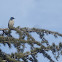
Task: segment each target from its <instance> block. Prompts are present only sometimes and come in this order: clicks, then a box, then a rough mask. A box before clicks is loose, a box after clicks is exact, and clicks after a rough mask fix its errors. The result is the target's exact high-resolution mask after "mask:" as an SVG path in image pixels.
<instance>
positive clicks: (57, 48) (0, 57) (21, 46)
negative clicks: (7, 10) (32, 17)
mask: <svg viewBox="0 0 62 62" xmlns="http://www.w3.org/2000/svg"><path fill="white" fill-rule="evenodd" d="M0 31H2V32H3V33H0V43H1V44H3V45H4V46H5V45H6V44H7V45H8V46H9V48H11V44H13V46H14V47H15V48H16V49H17V52H16V53H11V54H7V53H5V52H3V51H2V50H1V49H0V62H38V60H41V59H37V57H38V56H37V55H38V53H39V54H43V56H44V57H46V58H47V59H48V60H49V61H50V62H55V60H54V59H52V57H51V56H50V55H49V54H48V51H51V52H52V54H53V56H54V57H55V59H56V60H58V58H59V56H60V55H62V43H61V42H60V43H59V44H58V45H56V44H55V43H52V44H51V45H50V44H49V41H48V39H46V38H45V35H47V36H48V35H50V34H51V35H53V36H54V37H55V38H57V37H58V36H60V37H62V34H60V33H58V32H53V31H49V30H45V29H37V28H26V27H24V28H20V27H19V26H18V27H16V28H15V27H12V28H11V29H8V28H5V29H1V28H0ZM12 31H16V34H18V35H19V38H14V37H13V35H12V34H11V33H12ZM31 33H36V34H37V35H38V36H39V38H40V39H41V41H37V40H36V39H35V38H34V37H33V36H32V35H31ZM26 44H27V45H29V46H30V47H28V46H26ZM35 45H36V46H37V47H36V46H35ZM45 45H46V46H45ZM27 47H28V48H29V49H30V51H25V49H26V48H27Z"/></svg>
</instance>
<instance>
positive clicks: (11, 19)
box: [8, 17, 15, 29]
mask: <svg viewBox="0 0 62 62" xmlns="http://www.w3.org/2000/svg"><path fill="white" fill-rule="evenodd" d="M14 19H15V18H14V17H11V18H10V20H9V22H8V28H9V29H11V28H12V27H13V26H14Z"/></svg>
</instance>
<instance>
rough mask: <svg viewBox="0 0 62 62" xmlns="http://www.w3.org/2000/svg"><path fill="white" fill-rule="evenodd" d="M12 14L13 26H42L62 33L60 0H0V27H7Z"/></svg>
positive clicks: (61, 3) (61, 1) (61, 4)
mask: <svg viewBox="0 0 62 62" xmlns="http://www.w3.org/2000/svg"><path fill="white" fill-rule="evenodd" d="M12 16H13V17H15V24H14V26H15V27H17V26H20V27H30V28H32V27H36V28H44V29H48V30H52V31H57V32H60V33H62V0H0V28H7V27H8V26H7V25H8V21H9V19H10V17H12ZM60 60H61V59H60ZM42 62H43V61H42Z"/></svg>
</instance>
